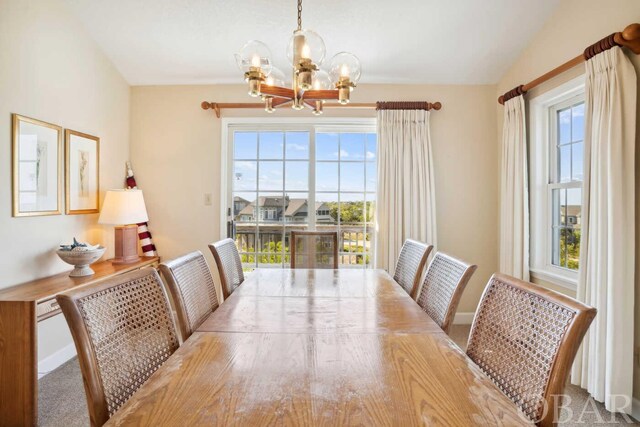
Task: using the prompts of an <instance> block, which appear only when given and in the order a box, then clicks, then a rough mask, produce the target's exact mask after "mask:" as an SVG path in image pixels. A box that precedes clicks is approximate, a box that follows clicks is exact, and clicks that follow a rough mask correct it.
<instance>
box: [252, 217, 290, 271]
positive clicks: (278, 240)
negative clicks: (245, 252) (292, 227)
mask: <svg viewBox="0 0 640 427" xmlns="http://www.w3.org/2000/svg"><path fill="white" fill-rule="evenodd" d="M282 232H283V229H282V227H273V228H269V227H260V234H259V242H260V246H259V247H260V251H261V252H260V253H259V254H258V255H257V258H258V267H259V268H268V267H282V264H283V255H284V242H283V241H282V237H283V236H282Z"/></svg>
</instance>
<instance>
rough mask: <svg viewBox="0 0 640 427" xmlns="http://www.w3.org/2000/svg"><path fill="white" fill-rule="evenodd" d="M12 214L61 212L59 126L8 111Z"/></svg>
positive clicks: (55, 213) (35, 214)
mask: <svg viewBox="0 0 640 427" xmlns="http://www.w3.org/2000/svg"><path fill="white" fill-rule="evenodd" d="M12 123H13V127H12V140H13V141H12V171H13V216H14V217H19V216H38V215H60V214H61V213H62V127H60V126H57V125H53V124H51V123H47V122H43V121H40V120H36V119H31V118H29V117H24V116H21V115H19V114H12Z"/></svg>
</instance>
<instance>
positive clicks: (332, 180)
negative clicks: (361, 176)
mask: <svg viewBox="0 0 640 427" xmlns="http://www.w3.org/2000/svg"><path fill="white" fill-rule="evenodd" d="M316 190H317V191H338V163H337V162H328V163H316Z"/></svg>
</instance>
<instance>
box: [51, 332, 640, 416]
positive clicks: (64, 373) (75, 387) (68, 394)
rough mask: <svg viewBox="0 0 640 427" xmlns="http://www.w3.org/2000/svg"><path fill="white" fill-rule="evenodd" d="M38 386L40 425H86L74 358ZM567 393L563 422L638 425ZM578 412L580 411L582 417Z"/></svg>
mask: <svg viewBox="0 0 640 427" xmlns="http://www.w3.org/2000/svg"><path fill="white" fill-rule="evenodd" d="M450 335H451V338H452V339H453V340H454V341H455V342H456V343H457V344H458V345H459V346H460V348H462V349H464V348H465V347H466V345H467V337H468V335H469V326H468V325H455V326H453V328H452V330H451V334H450ZM38 386H39V399H40V400H39V408H40V410H39V415H38V418H39V425H41V426H55V427H59V426H64V427H75V426H88V425H89V416H88V413H87V404H86V400H85V395H84V388H83V386H82V376H81V374H80V366H79V365H78V360H77V359H75V358H74V359H72V360H70V361H69V362H67V363H65V364H64V365H62V366H61V367H59V368H58V369H56V370H55V371H53V372H51V373H50V374H49V375H47V376H45V377H43V378H42V379H41V380H40V381H39V383H38ZM566 393H567V395H569V396H570V397H571V404H570V405H569V408H570V409H571V411H572V413H573V414H574V417H573V418H572V419H571V420H569V421H566V422H564V423H562V425H563V426H576V427H578V426H580V427H584V426H594V425H602V424H606V425H610V424H626V425H640V423H634V422H631V423H628V422H627V421H626V420H625V419H624V418H623V417H622V416H621V415H618V414H612V413H610V412H608V411H607V410H606V409H604V406H603V405H602V404H600V403H597V402H594V401H593V400H591V401H590V402H588V400H589V395H588V394H587V393H586V392H585V391H584V390H582V389H580V388H578V387H575V386H571V385H569V386H567V388H566ZM585 408H586V410H585ZM580 414H582V417H581V418H580ZM563 416H564V417H565V418H566V417H567V413H564V414H563ZM561 420H563V418H561Z"/></svg>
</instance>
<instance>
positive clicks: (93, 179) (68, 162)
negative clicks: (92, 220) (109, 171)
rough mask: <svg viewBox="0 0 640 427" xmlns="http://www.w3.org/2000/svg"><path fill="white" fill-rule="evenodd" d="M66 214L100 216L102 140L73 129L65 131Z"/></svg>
mask: <svg viewBox="0 0 640 427" xmlns="http://www.w3.org/2000/svg"><path fill="white" fill-rule="evenodd" d="M64 146H65V148H64V151H65V167H64V169H65V195H66V197H65V212H66V214H67V215H81V214H92V213H98V212H100V138H99V137H97V136H93V135H89V134H86V133H82V132H78V131H75V130H71V129H65V131H64Z"/></svg>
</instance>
